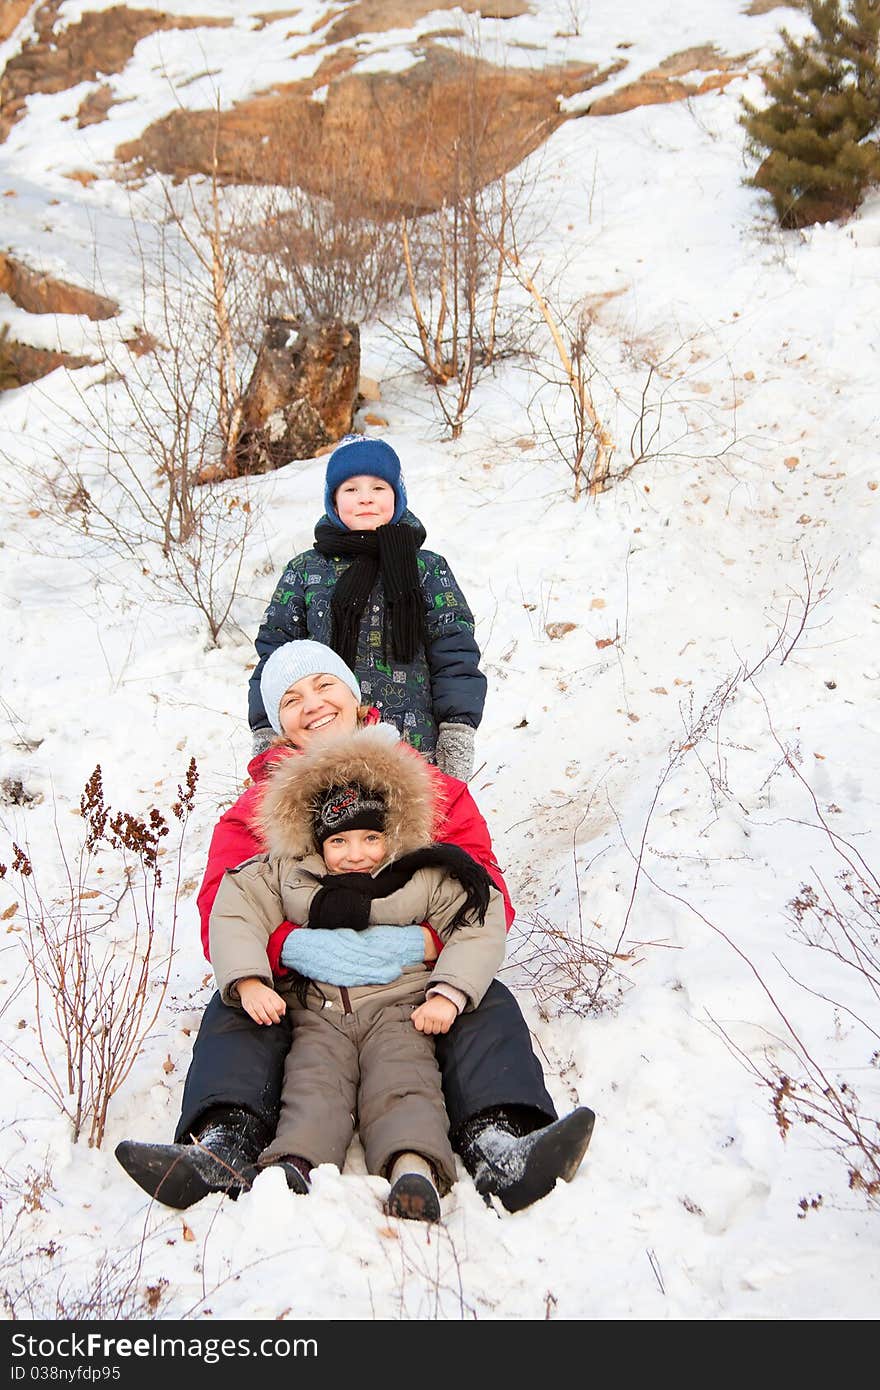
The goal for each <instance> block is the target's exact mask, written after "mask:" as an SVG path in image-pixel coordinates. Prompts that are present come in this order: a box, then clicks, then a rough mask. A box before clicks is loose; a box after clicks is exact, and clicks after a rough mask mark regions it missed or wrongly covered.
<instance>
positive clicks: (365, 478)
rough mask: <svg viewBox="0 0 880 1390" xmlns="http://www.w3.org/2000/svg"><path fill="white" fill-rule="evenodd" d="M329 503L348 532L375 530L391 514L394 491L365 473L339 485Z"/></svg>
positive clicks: (388, 484)
mask: <svg viewBox="0 0 880 1390" xmlns="http://www.w3.org/2000/svg"><path fill="white" fill-rule="evenodd" d="M333 501H334V503H335V505H336V513H337V515H338V517H339V520H340V521H341V522H342V524H343V526H347V527H348V529H349V531H375V530H376V528H377V526H386V525H387V524H388V522H389V521H390V520H391V518H392V517H393V515H394V506H395V497H394V488H393V487H391V485H390V483H386V482H384V481H383V480H382V478H373V477H371V476H370V475H369V474H367V473H360V474H358V476H357V477H355V478H347V479H346V481H345V482H344V483H340V484H339V487H338V488H337V489H336V493H335V495H334V498H333Z"/></svg>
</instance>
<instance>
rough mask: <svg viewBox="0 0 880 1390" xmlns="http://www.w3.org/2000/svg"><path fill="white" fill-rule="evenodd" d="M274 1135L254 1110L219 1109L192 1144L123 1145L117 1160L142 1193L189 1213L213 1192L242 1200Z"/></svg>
mask: <svg viewBox="0 0 880 1390" xmlns="http://www.w3.org/2000/svg"><path fill="white" fill-rule="evenodd" d="M270 1137H271V1135H270V1132H269V1130H268V1128H267V1126H266V1125H265V1124H264V1123H263V1121H262V1120H261V1119H259V1118H258V1116H256V1115H254V1114H252V1113H251V1111H250V1110H240V1109H237V1108H233V1107H232V1106H219V1105H218V1106H216V1107H215V1108H214V1109H213V1110H212V1111H211V1112H210V1113H209V1114H208V1115H207V1116H206V1117H205V1118H204V1119H203V1121H202V1123H201V1125H200V1129H199V1133H198V1134H197V1135H195V1136H194V1137H193V1143H192V1144H138V1143H135V1142H134V1140H132V1139H123V1141H122V1143H121V1144H117V1146H116V1157H117V1158H118V1159H119V1162H120V1163H121V1164H122V1166H123V1168H124V1169H125V1171H126V1173H128V1174H129V1176H130V1177H132V1178H134V1180H135V1182H136V1183H137V1184H138V1186H139V1187H142V1188H143V1189H144V1191H145V1192H148V1193H149V1194H150V1196H151V1197H155V1199H156V1201H157V1202H163V1203H164V1204H165V1206H166V1207H177V1208H178V1210H183V1209H184V1208H185V1207H191V1206H192V1205H193V1203H194V1202H198V1201H200V1200H201V1199H202V1197H205V1196H207V1194H208V1193H209V1192H226V1193H228V1194H229V1196H230V1197H233V1198H234V1197H237V1196H238V1194H239V1192H247V1190H248V1189H249V1188H250V1186H251V1183H252V1182H253V1180H254V1178H255V1176H256V1169H255V1168H254V1166H253V1165H254V1163H255V1161H256V1159H257V1156H258V1155H259V1153H260V1152H261V1150H263V1149H264V1148H265V1147H266V1144H267V1143H268V1142H269V1139H270Z"/></svg>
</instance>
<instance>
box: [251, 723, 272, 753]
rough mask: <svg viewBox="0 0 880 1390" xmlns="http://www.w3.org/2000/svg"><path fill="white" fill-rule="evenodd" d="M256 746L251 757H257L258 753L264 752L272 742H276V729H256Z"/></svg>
mask: <svg viewBox="0 0 880 1390" xmlns="http://www.w3.org/2000/svg"><path fill="white" fill-rule="evenodd" d="M253 735H254V746H253V752H252V753H251V757H252V758H255V757H256V756H257V754H258V753H264V752H265V750H266V749H267V748H268V747H269V744H270V743H274V742H275V739H276V737H277V735H276V733H275V730H274V729H254V730H253Z"/></svg>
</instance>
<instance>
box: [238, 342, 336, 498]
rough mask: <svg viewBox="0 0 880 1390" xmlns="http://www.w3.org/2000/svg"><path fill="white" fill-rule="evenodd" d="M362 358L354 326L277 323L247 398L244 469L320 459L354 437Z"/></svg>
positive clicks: (250, 470)
mask: <svg viewBox="0 0 880 1390" xmlns="http://www.w3.org/2000/svg"><path fill="white" fill-rule="evenodd" d="M360 353H361V344H360V331H359V329H358V326H357V324H355V323H343V322H342V320H341V319H328V320H324V321H321V322H317V323H307V324H302V323H300V322H299V321H298V320H295V319H283V318H273V319H270V320H269V321H268V323H267V325H266V332H265V335H264V338H263V342H262V344H261V346H260V350H259V353H258V354H257V360H256V363H255V365H254V370H253V373H252V374H251V379H250V381H249V382H248V385H247V388H246V390H245V393H244V397H243V399H242V412H243V414H242V429H241V434H240V436H239V442H238V446H237V449H236V456H235V461H236V466H237V468H238V471H239V472H240V473H268V472H269V471H270V469H273V468H280V467H281V466H282V465H283V464H285V463H290V462H291V460H292V459H307V458H314V457H315V455H316V454H317V453H319V452H320V451H321V450H322V449H325V448H326V447H327V446H328V445H330V444H335V443H336V441H337V440H338V439H341V438H342V436H343V435H345V434H350V433H351V429H352V425H353V423H354V413H355V408H356V405H357V391H358V380H359V378H360Z"/></svg>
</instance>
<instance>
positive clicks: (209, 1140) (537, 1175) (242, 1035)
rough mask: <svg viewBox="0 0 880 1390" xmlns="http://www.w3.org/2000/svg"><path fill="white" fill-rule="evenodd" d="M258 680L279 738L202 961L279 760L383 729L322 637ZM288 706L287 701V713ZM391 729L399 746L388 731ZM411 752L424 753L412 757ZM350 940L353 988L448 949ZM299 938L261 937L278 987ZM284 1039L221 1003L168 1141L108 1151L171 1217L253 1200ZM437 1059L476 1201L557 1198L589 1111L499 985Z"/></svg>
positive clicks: (449, 814)
mask: <svg viewBox="0 0 880 1390" xmlns="http://www.w3.org/2000/svg"><path fill="white" fill-rule="evenodd" d="M291 677H292V679H291ZM261 685H262V694H263V699H264V701H265V705H266V711H267V714H268V715H269V718H270V721H271V725H272V728H273V729H275V730H276V731H277V733H278V735H279V737H278V738H277V739H276V740H275V741H274V742H273V743H272V745H271V746H270V747H269V748H267V749H266V750H264V751H263V752H262V753H260V754H258V756H257V757H255V758H254V759H252V761H251V763H250V766H249V768H248V771H249V773H250V776H251V778H252V785H251V786H250V787H248V789H247V790H246V791H245V792H243V793H242V795H241V796H240V797H239V798H238V800H237V801H236V802H235V804H234V805H233V806H231V807H230V808H229V810H228V811H226V812H225V813H224V815H223V816H222V817H221V819H220V821H219V822H218V824H217V826H216V827H215V830H214V834H213V837H212V840H211V846H210V849H209V852H208V866H207V869H206V871H205V877H204V880H203V882H202V887H201V890H200V892H199V911H200V914H201V918H202V942H203V947H204V950H205V955H206V956H208V954H209V951H208V940H209V924H210V916H211V908H212V907H213V904H214V899H215V897H216V894H217V890H218V887H219V885H220V882H221V880H222V879H223V877H224V875H225V874H226V872H227V871H228V870H232V869H235V868H236V867H237V866H238V865H240V864H242V863H244V862H245V861H247V860H250V859H253V858H254V856H257V855H264V854H265V852H266V844H265V840H264V829H263V821H262V809H263V800H264V797H265V795H266V793H267V791H268V789H269V787H270V785H271V781H272V776H273V773H274V772H275V771H276V770H277V769H278V765H279V762H283V761H284V760H285V759H287V758H289V757H292V756H294V757H295V756H296V755H297V754H298V753H301V752H303V751H304V750H305V749H306V748H309V749H311V748H312V746H313V745H320V743H321V742H322V741H324V740H326V741H327V742H328V746H332V743H333V741H334V740H335V739H336V737H337V736H338V735H346V734H351V733H353V732H354V730H355V729H356V728H358V727H363V726H366V725H379V723H380V721H379V716H378V713H377V711H376V710H375V709H371V708H369V707H366V706H364V705H362V704H360V701H359V687H358V683H357V680H356V679H355V677H354V675H353V674H352V672H351V671H350V670H349V669H348V668H347V667H346V666H345V663H344V662H342V661H341V660H340V658H339V657H338V656H337V655H336V653H335V652H332V651H331V650H330V649H329V648H328V647H325V646H322V645H321V644H320V643H317V642H309V641H302V642H291V643H287V644H286V645H285V646H283V647H280V648H279V649H278V650H277V651H276V652H275V653H273V655H272V656H271V657H270V659H269V660H268V661H267V662H266V665H265V668H264V670H263V676H262V681H261ZM289 695H292V697H293V698H292V701H291V702H290V703H289V705H288V707H287V709H285V710H284V711H282V708H281V707H282V704H283V703H284V701H285V699H286V697H287V696H289ZM387 733H388V738H389V739H391V740H394V739H395V734H394V732H393V731H392V730H391V729H389V730H388V731H387ZM408 756H409V757H413V758H418V757H419V754H418V753H416V752H415V751H410V752H408ZM429 770H430V777H431V781H432V785H433V788H434V794H435V798H436V803H437V808H438V819H437V821H436V824H435V826H434V836H435V840H436V841H437V842H438V843H441V844H447V845H454V846H457V847H458V848H459V849H462V850H464V851H465V852H466V854H468V855H469V856H470V857H471V859H474V860H476V861H477V863H478V864H482V865H483V867H484V868H485V869H486V870H487V871H488V874H489V876H490V878H491V879H492V881H493V882H494V883H495V885H496V886H497V887H498V888H499V890H500V892H501V895H502V898H503V901H504V916H505V921H506V925H507V927H508V928H509V927H510V924H511V922H512V921H513V915H514V914H513V907H512V905H511V902H510V898H509V895H508V893H507V888H506V886H505V883H504V879H503V877H502V875H501V871H500V869H499V867H498V865H497V863H496V861H495V855H494V851H493V849H492V843H491V840H490V837H489V831H488V828H487V826H486V822H485V821H484V819H483V817H482V816H481V815H480V812H479V810H478V809H477V806H476V804H475V803H474V800H473V798H472V797H471V794H470V792H469V791H468V789H467V786H466V785H465V784H464V783H463V782H460V781H457V780H456V779H455V778H452V777H448V776H446V774H445V773H443V772H441V771H440V770H439V769H438V768H436V767H432V766H430V765H429ZM382 933H386V935H385V936H384V937H383V936H382V935H381V934H382ZM388 933H390V934H391V935H390V936H388V935H387V934H388ZM305 934H306V936H307V937H308V939H309V946H310V948H315V949H318V950H321V949H323V956H322V959H321V962H317V961H313V964H312V970H311V974H312V978H314V979H319V980H320V979H326V980H327V981H328V982H330V983H335V981H334V980H333V976H332V974H331V973H330V972H331V969H332V966H331V964H330V961H331V959H332V958H333V956H334V950H333V948H334V942H335V940H336V939H337V938H338V935H339V934H338V932H334V931H320V930H312V929H306V932H305ZM348 935H349V936H351V937H353V938H354V948H355V951H356V954H357V961H356V965H355V966H353V967H352V968H355V969H357V970H360V971H363V970H366V971H367V972H368V973H367V974H361V975H360V977H359V980H360V982H361V983H371V982H373V981H375V982H377V983H381V982H382V981H384V980H390V979H393V978H394V976H395V974H399V973H400V971H401V969H404V968H405V967H406V966H407V965H414V964H418V963H421V962H423V961H424V962H430V961H433V960H435V959H436V957H437V955H438V952H439V951H440V950H441V949H442V942H441V940H440V938H439V937H437V936H436V935H435V934H434V933H433V931H432V930H431V928H430V924H426V925H425V926H424V927H423V928H421V929H419V930H416V931H415V933H414V936H413V935H411V936H410V937H408V938H407V941H408V942H409V943H410V945H409V948H408V949H409V950H410V951H411V952H413V954H411V955H410V956H407V955H406V954H405V953H404V954H401V951H402V947H401V940H402V937H401V929H400V928H399V927H394V926H374V927H370V928H368V929H367V930H366V931H359V932H355V933H348ZM302 936H303V928H302V927H301V926H300V925H299V924H295V923H292V922H279V923H278V925H277V926H276V928H275V930H274V931H273V932H272V934H271V936H270V937H269V942H268V947H267V956H268V960H269V964H270V967H271V969H272V971H273V975H274V976H276V977H277V978H279V979H283V978H284V977H285V976H286V975H287V974H288V972H289V970H290V969H299V968H300V966H299V964H298V956H297V950H298V947H297V939H298V938H302ZM429 943H430V944H429ZM389 970H390V972H391V973H388V972H389ZM369 972H371V973H369ZM339 983H340V984H344V983H346V981H339ZM290 1028H291V1023H290V1017H289V1015H288V1014H285V1015H284V1016H283V1017H281V1018H280V1019H279V1020H278V1021H276V1022H268V1023H259V1022H257V1021H256V1020H254V1019H252V1018H250V1017H249V1016H248V1014H247V1013H245V1012H243V1011H242V1010H238V1009H231V1008H228V1007H226V1006H225V1005H224V1004H223V1002H222V1000H221V998H220V995H219V994H215V995H214V996H213V998H212V999H211V1001H210V1003H209V1004H208V1007H207V1009H206V1010H205V1014H204V1016H203V1018H202V1023H201V1026H200V1028H199V1034H198V1037H197V1039H196V1042H195V1046H194V1048H193V1059H192V1064H191V1066H190V1069H189V1072H188V1074H187V1078H186V1084H185V1087H184V1094H183V1106H182V1113H181V1117H180V1122H179V1124H178V1127H177V1133H176V1136H175V1140H176V1142H175V1143H173V1144H153V1143H149V1142H138V1141H133V1140H124V1141H123V1142H122V1143H121V1144H119V1145H118V1147H117V1149H116V1156H117V1158H118V1159H119V1162H120V1163H121V1164H122V1166H123V1167H124V1168H125V1170H126V1171H127V1172H128V1173H129V1174H130V1175H131V1177H132V1178H134V1180H135V1182H137V1183H138V1184H139V1185H140V1186H141V1187H142V1188H144V1190H145V1191H147V1192H149V1193H150V1195H151V1196H153V1197H156V1198H157V1199H158V1200H159V1201H161V1202H165V1203H166V1204H167V1205H168V1206H173V1207H178V1208H184V1207H188V1206H190V1205H191V1204H192V1203H193V1202H196V1201H198V1200H199V1199H200V1198H201V1197H203V1196H205V1195H206V1194H207V1193H209V1192H229V1193H230V1195H233V1196H234V1195H237V1193H238V1192H239V1191H242V1190H245V1189H247V1188H248V1187H249V1186H250V1185H251V1182H252V1181H253V1178H254V1176H255V1169H254V1166H253V1165H254V1163H255V1161H256V1158H257V1156H258V1155H259V1153H260V1151H261V1150H262V1149H263V1148H265V1146H266V1145H267V1144H268V1142H269V1140H270V1139H271V1137H272V1135H273V1134H274V1132H275V1128H276V1125H277V1122H278V1116H279V1109H280V1101H281V1086H282V1077H283V1071H284V1062H285V1058H286V1055H287V1052H288V1050H289V1047H290ZM436 1055H437V1062H438V1063H439V1066H440V1070H441V1074H442V1083H443V1093H444V1099H445V1102H446V1110H447V1113H448V1117H449V1128H450V1141H451V1143H452V1147H453V1149H454V1150H456V1151H457V1152H458V1154H459V1155H460V1156H461V1158H462V1160H463V1162H464V1164H465V1167H466V1168H467V1170H468V1172H469V1173H470V1174H471V1175H472V1176H473V1178H474V1180H475V1182H476V1185H477V1187H478V1189H479V1191H480V1192H482V1193H483V1194H484V1195H485V1196H486V1197H488V1196H491V1195H497V1196H498V1197H499V1198H500V1200H501V1202H502V1203H503V1205H504V1206H505V1207H506V1208H507V1209H508V1210H509V1211H518V1210H520V1209H521V1208H522V1207H525V1206H528V1205H530V1203H532V1202H534V1201H536V1200H537V1199H538V1198H539V1197H543V1196H544V1195H545V1194H546V1193H548V1192H549V1191H551V1189H552V1188H553V1187H554V1186H555V1183H556V1180H557V1178H560V1177H561V1178H564V1179H565V1180H566V1181H568V1180H569V1179H571V1178H572V1177H573V1176H574V1174H575V1172H576V1171H577V1168H578V1166H579V1164H580V1161H581V1159H582V1157H583V1155H584V1152H585V1151H586V1148H587V1145H588V1143H589V1141H590V1135H591V1133H592V1128H593V1119H594V1117H593V1113H592V1111H591V1110H589V1109H588V1108H587V1107H586V1106H582V1107H580V1108H579V1109H577V1110H574V1111H573V1112H572V1113H571V1114H569V1115H567V1116H565V1117H564V1118H563V1119H561V1120H560V1119H557V1118H556V1110H555V1108H554V1106H553V1102H552V1100H551V1098H550V1096H549V1095H548V1093H547V1090H546V1087H545V1085H544V1078H543V1074H542V1071H541V1067H540V1064H539V1062H538V1060H537V1058H536V1057H535V1054H534V1052H533V1051H532V1045H531V1038H530V1035H529V1030H528V1027H527V1025H526V1022H525V1020H524V1018H523V1016H522V1014H521V1012H520V1010H519V1006H518V1005H517V1003H516V1000H515V999H514V997H513V995H512V994H511V993H510V991H509V990H508V989H506V988H505V986H504V985H502V984H501V983H500V981H498V980H493V981H492V983H491V984H490V985H489V988H488V989H487V990H486V993H485V994H484V996H483V999H482V1002H481V1003H480V1005H479V1007H478V1008H475V1009H471V1010H468V1011H467V1012H465V1013H462V1014H461V1016H460V1017H459V1018H458V1020H457V1022H456V1024H455V1027H454V1028H452V1029H450V1031H449V1032H448V1033H446V1034H443V1035H441V1036H438V1038H437V1039H436Z"/></svg>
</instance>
